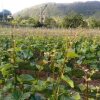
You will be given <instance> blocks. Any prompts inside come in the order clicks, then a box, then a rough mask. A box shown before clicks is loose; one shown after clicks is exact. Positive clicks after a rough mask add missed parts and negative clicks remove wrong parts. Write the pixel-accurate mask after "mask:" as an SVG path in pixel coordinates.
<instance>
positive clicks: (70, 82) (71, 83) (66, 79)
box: [61, 75, 74, 88]
mask: <svg viewBox="0 0 100 100" xmlns="http://www.w3.org/2000/svg"><path fill="white" fill-rule="evenodd" d="M61 79H62V80H64V81H65V82H66V83H68V84H69V85H70V86H71V87H72V88H74V82H73V81H72V80H71V79H70V78H69V77H68V76H64V75H62V76H61Z"/></svg>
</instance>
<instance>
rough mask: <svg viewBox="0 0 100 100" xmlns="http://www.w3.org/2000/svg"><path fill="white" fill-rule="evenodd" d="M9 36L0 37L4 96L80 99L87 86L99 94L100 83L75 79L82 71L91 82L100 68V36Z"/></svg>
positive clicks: (15, 99)
mask: <svg viewBox="0 0 100 100" xmlns="http://www.w3.org/2000/svg"><path fill="white" fill-rule="evenodd" d="M8 38H9V37H7V38H2V37H1V38H0V49H1V51H0V65H1V66H0V73H1V74H2V75H1V80H0V83H1V85H3V87H2V88H1V90H0V98H1V100H26V99H28V100H46V99H48V100H67V99H68V100H80V99H83V97H82V96H83V95H81V94H82V93H83V92H84V91H86V90H88V92H87V94H90V95H91V94H92V93H93V96H90V97H91V98H94V99H95V98H98V97H99V89H98V87H97V88H96V87H91V86H90V85H89V87H91V88H88V87H87V86H86V85H84V84H80V85H79V84H77V87H76V84H75V82H74V80H73V77H77V76H78V75H81V74H80V73H81V72H80V71H82V72H83V74H82V76H84V80H85V81H86V83H88V81H90V80H89V79H90V78H91V77H92V75H93V74H94V73H95V72H96V70H97V69H98V70H99V65H100V64H99V63H100V62H99V58H100V55H99V46H100V45H99V42H98V41H99V38H97V37H96V38H94V37H91V38H89V39H88V38H83V37H82V38H81V39H78V38H76V41H74V40H73V39H71V38H61V37H55V38H54V37H52V36H51V37H47V36H45V37H35V36H34V37H33V36H30V37H25V38H22V37H18V38H17V37H13V36H12V38H9V39H8ZM4 52H5V54H4ZM2 53H3V54H2ZM5 55H6V56H7V57H8V58H7V59H4V58H6V57H5ZM84 66H88V67H87V69H89V71H87V70H86V69H85V68H84ZM20 67H22V68H20ZM77 67H78V69H79V70H77ZM72 68H74V71H73V69H72ZM25 69H28V70H25ZM78 71H79V72H80V73H78ZM70 74H71V75H70ZM82 76H81V77H80V79H81V78H82ZM87 76H88V77H87ZM78 86H79V87H78ZM77 88H78V89H77ZM91 91H93V92H91ZM90 97H89V96H87V98H90Z"/></svg>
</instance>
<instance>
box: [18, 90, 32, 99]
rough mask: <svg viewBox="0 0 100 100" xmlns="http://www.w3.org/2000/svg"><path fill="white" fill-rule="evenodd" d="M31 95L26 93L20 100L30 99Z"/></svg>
mask: <svg viewBox="0 0 100 100" xmlns="http://www.w3.org/2000/svg"><path fill="white" fill-rule="evenodd" d="M30 95H31V92H27V93H24V94H22V96H21V99H20V100H26V99H28V98H29V97H30Z"/></svg>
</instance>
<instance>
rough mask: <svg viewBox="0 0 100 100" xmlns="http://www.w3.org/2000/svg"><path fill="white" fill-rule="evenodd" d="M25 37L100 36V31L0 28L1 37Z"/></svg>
mask: <svg viewBox="0 0 100 100" xmlns="http://www.w3.org/2000/svg"><path fill="white" fill-rule="evenodd" d="M11 33H14V34H15V35H22V36H23V35H25V36H30V35H34V36H74V35H75V36H76V35H77V36H79V35H85V36H91V35H93V36H96V35H99V36H100V29H82V28H77V29H47V28H20V27H19V28H7V27H6V28H5V27H0V35H11Z"/></svg>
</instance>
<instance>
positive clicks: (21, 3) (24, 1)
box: [0, 0, 100, 13]
mask: <svg viewBox="0 0 100 100" xmlns="http://www.w3.org/2000/svg"><path fill="white" fill-rule="evenodd" d="M77 1H82V2H85V1H100V0H0V11H1V10H2V9H8V10H10V11H11V12H12V13H15V12H17V11H20V10H22V9H24V8H28V7H31V6H34V5H37V4H41V3H46V2H56V3H72V2H77Z"/></svg>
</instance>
